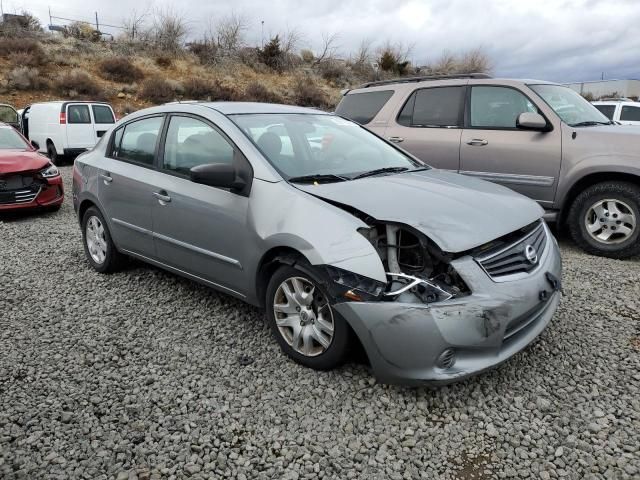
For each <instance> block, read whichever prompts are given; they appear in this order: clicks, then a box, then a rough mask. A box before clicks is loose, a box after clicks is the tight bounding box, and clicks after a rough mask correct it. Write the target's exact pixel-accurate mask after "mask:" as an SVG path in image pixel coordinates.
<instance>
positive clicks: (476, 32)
mask: <svg viewBox="0 0 640 480" xmlns="http://www.w3.org/2000/svg"><path fill="white" fill-rule="evenodd" d="M2 6H3V9H4V12H5V13H13V12H19V11H21V10H23V9H24V10H27V11H30V12H31V13H33V14H35V15H36V16H38V17H39V18H40V19H41V20H42V23H43V25H47V24H48V23H49V16H48V7H49V6H51V13H52V14H53V15H54V16H60V17H68V18H73V19H81V20H84V19H86V20H93V19H94V18H95V12H96V11H97V12H98V15H99V18H100V21H101V22H103V23H111V24H114V25H119V24H122V23H123V21H124V19H125V18H127V17H130V16H131V14H132V13H133V11H134V10H135V11H137V12H138V13H139V12H142V11H147V10H153V9H170V10H172V11H173V12H176V13H177V14H179V15H181V16H183V17H184V18H185V19H186V20H187V22H188V28H189V35H190V37H191V38H197V37H198V36H201V35H202V34H203V32H205V31H206V29H207V28H208V25H210V24H211V22H212V21H213V22H215V21H216V19H220V18H223V17H225V16H227V15H229V14H231V13H235V14H236V15H242V16H243V17H245V18H246V19H247V23H248V27H249V28H248V31H247V33H246V36H247V40H248V41H249V42H251V43H253V44H260V42H261V38H262V22H263V21H264V36H265V37H267V38H268V36H269V35H274V34H276V33H280V32H283V31H287V30H295V31H297V32H298V33H300V34H301V36H302V41H301V45H300V46H301V47H306V48H310V49H312V50H314V51H317V50H318V49H319V48H320V47H321V45H322V38H323V35H333V34H335V35H336V44H337V46H338V52H339V53H341V54H342V55H343V56H345V57H347V56H348V55H349V53H350V52H353V51H354V50H356V49H357V48H358V46H359V45H360V43H361V42H362V41H363V40H366V41H371V42H372V43H373V45H374V46H376V45H382V44H384V43H386V42H392V43H395V44H402V45H404V46H411V52H410V56H409V58H410V59H411V60H412V61H413V62H414V63H415V64H417V65H424V64H427V63H429V62H432V61H434V60H436V59H437V58H438V57H439V56H440V55H442V53H443V52H444V51H448V52H451V53H454V54H456V53H460V52H464V51H466V50H470V49H475V48H481V49H482V50H483V51H485V52H487V54H488V55H489V56H490V58H491V60H492V64H493V73H494V75H496V76H505V77H513V78H535V79H541V80H551V81H556V82H571V81H588V80H599V79H600V78H601V77H602V76H603V75H604V78H639V79H640V35H639V34H638V33H639V32H640V0H536V1H529V0H526V1H525V0H392V1H390V0H312V1H310V0H262V1H259V0H232V1H220V0H208V1H202V0H197V1H195V0H182V1H180V2H176V1H169V0H150V1H147V2H145V1H136V0H108V1H106V2H105V1H104V0H56V1H55V2H53V1H51V0H49V1H47V0H33V1H20V0H2ZM57 23H64V22H60V21H58V22H57ZM103 30H104V31H110V32H111V33H117V31H118V30H117V29H108V28H104V29H103Z"/></svg>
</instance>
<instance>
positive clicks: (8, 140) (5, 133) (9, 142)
mask: <svg viewBox="0 0 640 480" xmlns="http://www.w3.org/2000/svg"><path fill="white" fill-rule="evenodd" d="M29 148H30V147H29V144H28V143H27V142H26V141H25V140H24V138H22V137H21V136H20V134H19V133H18V132H16V131H15V130H14V129H13V127H0V150H27V149H29Z"/></svg>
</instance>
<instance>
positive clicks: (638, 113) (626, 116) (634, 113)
mask: <svg viewBox="0 0 640 480" xmlns="http://www.w3.org/2000/svg"><path fill="white" fill-rule="evenodd" d="M620 120H626V121H627V122H640V107H632V106H629V105H624V106H623V107H622V112H621V113H620Z"/></svg>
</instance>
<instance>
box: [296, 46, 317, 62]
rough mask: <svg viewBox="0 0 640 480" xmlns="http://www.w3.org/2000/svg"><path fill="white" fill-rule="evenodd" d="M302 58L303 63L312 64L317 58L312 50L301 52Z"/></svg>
mask: <svg viewBox="0 0 640 480" xmlns="http://www.w3.org/2000/svg"><path fill="white" fill-rule="evenodd" d="M300 58H302V61H303V62H304V63H312V62H314V61H315V59H316V56H315V55H314V54H313V52H312V51H311V50H309V49H306V48H305V49H303V50H300Z"/></svg>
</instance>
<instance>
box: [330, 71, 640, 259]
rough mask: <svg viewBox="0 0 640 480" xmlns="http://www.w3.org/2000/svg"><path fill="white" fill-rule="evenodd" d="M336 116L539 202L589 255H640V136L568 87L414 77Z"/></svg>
mask: <svg viewBox="0 0 640 480" xmlns="http://www.w3.org/2000/svg"><path fill="white" fill-rule="evenodd" d="M336 113H337V114H339V115H342V116H344V117H347V118H349V119H352V120H355V121H357V122H359V123H360V124H362V125H365V126H366V127H367V128H368V129H370V130H371V131H373V132H375V133H377V134H378V135H380V136H381V137H384V138H386V139H388V140H389V141H391V142H395V143H398V144H400V145H401V146H402V147H403V148H404V149H406V150H407V151H409V152H410V153H412V154H414V155H415V156H417V157H418V158H420V159H421V160H423V161H425V162H426V163H428V164H430V165H432V166H434V167H437V168H442V169H446V170H451V171H454V172H459V173H462V174H465V175H471V176H474V177H478V178H482V179H485V180H490V181H492V182H497V183H500V184H503V185H505V186H508V187H510V188H512V189H513V190H516V191H517V192H520V193H522V194H524V195H526V196H528V197H530V198H532V199H534V200H536V201H537V202H538V203H539V204H540V205H541V206H542V207H543V208H544V209H545V210H546V215H545V218H546V220H547V221H549V222H557V223H558V225H560V226H564V225H567V226H568V227H569V230H570V231H571V234H572V236H573V238H574V239H575V241H576V242H577V243H578V244H579V245H580V246H581V247H582V248H583V249H584V250H586V251H588V252H590V253H593V254H597V255H604V256H608V257H613V258H627V257H630V256H632V255H636V254H638V253H640V240H639V236H640V225H639V223H640V129H638V128H637V127H632V126H624V125H616V124H614V123H613V122H611V121H610V120H609V119H608V118H606V117H605V116H604V115H603V114H602V113H600V112H599V111H598V110H597V109H596V108H595V107H594V106H593V105H591V104H590V103H589V102H587V101H586V100H584V99H583V98H582V97H581V96H580V95H579V94H578V93H576V92H575V91H573V90H571V89H570V88H568V87H564V86H561V85H557V84H554V83H549V82H543V81H537V80H508V79H496V78H491V77H489V76H488V75H485V74H470V75H465V76H440V77H413V78H405V79H399V80H389V81H380V82H372V83H368V84H365V85H363V86H361V87H359V88H357V89H354V90H350V91H347V92H345V95H344V97H343V99H342V101H341V102H340V104H339V105H338V107H337V109H336ZM443 208H446V206H444V205H443Z"/></svg>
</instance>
